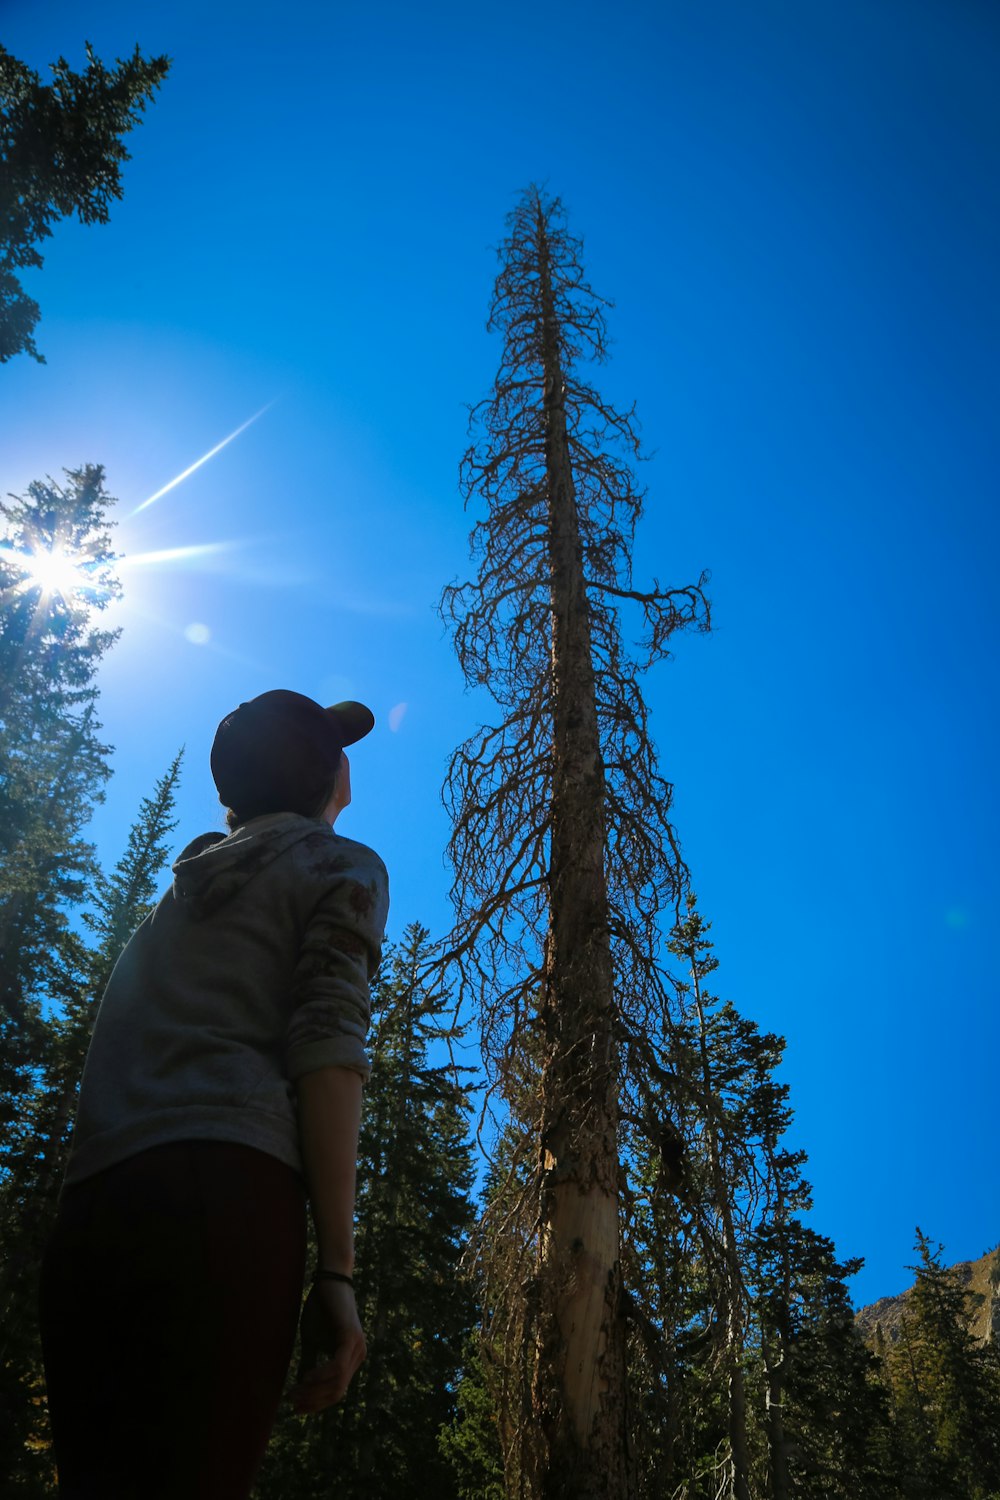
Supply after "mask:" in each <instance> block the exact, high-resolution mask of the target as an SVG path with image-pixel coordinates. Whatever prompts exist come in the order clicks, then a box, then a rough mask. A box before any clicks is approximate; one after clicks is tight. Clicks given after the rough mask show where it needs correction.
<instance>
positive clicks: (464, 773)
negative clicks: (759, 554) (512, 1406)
mask: <svg viewBox="0 0 1000 1500" xmlns="http://www.w3.org/2000/svg"><path fill="white" fill-rule="evenodd" d="M508 228H509V233H508V237H507V239H506V240H505V241H504V242H503V244H502V246H501V248H500V262H501V268H500V273H499V275H498V277H497V282H496V288H495V292H494V297H493V304H492V308H491V313H490V320H489V326H490V328H492V329H496V330H497V331H499V332H500V334H501V335H502V338H503V353H502V355H501V363H500V369H499V372H498V374H497V377H496V380H495V382H494V386H493V390H492V393H491V395H490V396H489V397H488V398H487V399H486V400H485V401H484V402H483V403H481V405H480V406H479V407H478V408H477V409H476V412H475V413H474V423H475V426H476V429H477V432H478V437H477V440H476V441H475V443H474V445H473V446H472V447H471V448H470V449H469V452H468V453H467V455H466V457H465V461H464V465H463V487H464V492H465V496H466V500H467V501H471V500H473V499H475V500H478V501H481V502H482V503H483V504H484V505H485V508H486V515H485V517H484V518H483V519H480V520H479V521H477V523H476V525H475V527H474V530H473V533H472V551H473V556H474V557H475V558H476V559H477V560H478V563H479V570H478V575H477V576H476V577H475V578H474V579H472V580H471V581H469V582H467V583H464V584H455V585H452V586H450V587H449V588H448V589H446V590H445V593H444V597H443V601H442V610H443V614H444V616H445V618H446V620H448V621H449V622H450V623H451V624H452V625H453V626H454V630H455V642H456V649H457V652H458V656H459V661H460V663H461V666H462V669H463V672H464V674H465V676H466V679H467V681H468V682H469V684H470V685H473V686H477V685H483V686H486V687H487V688H488V690H489V691H490V693H491V695H492V696H493V698H494V700H495V701H496V703H497V705H498V706H499V708H500V710H501V717H500V721H499V722H498V723H497V724H496V725H495V726H492V727H485V728H483V729H482V730H480V731H479V732H478V733H477V734H475V735H474V736H473V737H472V738H471V739H470V740H469V741H468V742H467V743H466V744H464V745H463V746H461V747H460V748H459V749H458V751H457V752H456V753H455V756H454V758H453V760H452V762H451V766H450V770H449V775H448V781H447V786H446V797H447V800H448V803H449V806H450V809H451V812H452V815H453V817H454V833H453V836H452V840H451V846H450V849H451V856H452V860H453V864H454V867H455V886H454V892H453V895H454V900H455V905H456V917H457V920H456V927H455V930H454V932H453V935H452V940H451V943H450V946H449V952H448V957H449V959H450V960H451V961H452V963H454V964H455V965H456V966H457V970H458V974H459V982H460V986H461V992H462V995H463V997H464V998H466V999H470V1000H472V1001H473V1002H475V1003H476V1004H477V1006H478V1009H479V1015H480V1019H481V1029H482V1036H483V1044H484V1052H485V1057H486V1062H487V1067H488V1070H489V1073H490V1079H491V1082H492V1083H493V1084H494V1085H497V1086H498V1087H499V1088H500V1092H501V1094H502V1084H503V1076H504V1074H505V1072H507V1071H509V1067H510V1063H511V1049H512V1046H515V1045H516V1042H515V1040H514V1039H515V1038H516V1036H517V1033H518V1031H519V1029H520V1028H522V1027H523V1026H524V1025H525V1022H526V1019H527V1018H528V1017H530V1016H531V1015H533V1014H535V1013H536V1012H538V1014H539V1018H540V1022H541V1035H542V1038H543V1052H544V1063H543V1070H542V1078H541V1089H540V1105H541V1108H540V1119H539V1125H538V1133H537V1140H536V1146H535V1152H534V1156H535V1164H534V1167H535V1177H534V1188H535V1191H534V1195H533V1200H531V1201H530V1206H529V1199H528V1198H526V1199H525V1209H526V1216H527V1217H526V1220H525V1224H526V1225H527V1226H528V1231H527V1237H528V1239H530V1241H531V1248H532V1252H533V1254H534V1257H535V1262H536V1263H535V1265H534V1267H533V1268H532V1271H531V1276H530V1278H529V1280H528V1281H527V1282H522V1283H521V1284H520V1285H518V1286H509V1288H508V1292H509V1295H510V1296H512V1297H514V1298H515V1299H519V1300H520V1301H521V1303H522V1305H523V1306H524V1307H525V1308H529V1309H530V1312H529V1314H528V1315H527V1320H526V1321H525V1322H524V1323H523V1326H522V1336H521V1338H520V1347H519V1348H517V1349H509V1350H508V1355H509V1357H510V1358H511V1359H512V1360H514V1361H521V1362H522V1363H523V1364H524V1367H525V1368H524V1378H523V1382H522V1404H521V1410H520V1412H519V1413H517V1414H516V1415H514V1416H513V1417H512V1419H511V1424H510V1425H511V1426H512V1427H514V1428H516V1429H517V1430H518V1431H519V1432H520V1433H521V1435H522V1452H521V1454H520V1456H519V1458H518V1459H517V1477H516V1482H517V1483H518V1484H519V1485H522V1486H523V1487H524V1488H525V1489H526V1490H527V1491H528V1492H530V1493H535V1494H539V1495H541V1494H544V1495H546V1496H550V1497H555V1496H568V1495H572V1496H574V1497H576V1500H579V1497H585V1496H600V1497H601V1500H616V1497H618V1496H620V1495H623V1494H624V1493H625V1491H626V1486H627V1476H626V1441H625V1425H626V1421H625V1338H624V1325H623V1319H622V1315H621V1296H620V1293H621V1279H620V1277H621V1266H620V1243H619V1207H620V1204H619V1180H620V1179H619V1171H620V1159H619V1143H618V1121H619V1110H620V1107H621V1100H622V1097H623V1095H627V1093H628V1089H629V1066H630V1063H631V1061H632V1059H633V1056H634V1054H633V1053H632V1052H631V1050H630V1048H629V1038H630V1037H632V1036H639V1035H641V1033H642V1030H643V1027H644V1024H645V1020H646V1016H647V1013H648V1012H649V1011H650V1010H652V1011H655V1010H656V1009H657V1007H658V1006H659V1005H660V1004H661V1003H662V1000H663V993H664V981H663V979H662V975H661V973H660V970H659V965H658V954H659V947H660V929H659V918H660V914H661V913H662V912H663V911H664V910H665V909H667V908H669V907H671V906H672V905H673V903H674V901H675V900H676V898H677V896H678V893H679V890H680V888H681V887H682V885H683V875H682V872H681V867H680V861H679V856H678V854H677V848H676V841H675V839H674V835H673V830H672V828H671V826H670V823H669V820H668V814H669V806H670V787H669V785H668V784H667V783H666V782H665V781H664V780H663V779H662V778H661V777H660V776H659V774H658V772H657V770H656V761H655V752H654V749H653V744H652V740H651V738H650V736H649V733H648V727H647V721H646V709H645V705H644V703H643V698H642V692H641V688H640V686H639V681H638V675H639V673H640V672H641V670H642V669H643V668H644V667H646V666H649V665H651V664H652V663H653V662H655V661H657V660H661V659H663V658H664V657H666V656H667V654H668V644H669V641H670V638H671V636H672V634H673V632H674V631H675V630H677V629H680V628H683V627H685V626H689V625H694V626H696V627H698V628H701V629H706V628H707V626H708V608H707V604H706V601H705V597H704V594H703V584H704V581H705V580H704V578H702V579H700V580H699V581H698V583H696V584H693V585H691V586H689V587H687V588H684V589H680V590H665V589H661V588H660V587H659V585H658V584H656V583H654V584H653V586H652V587H651V588H649V589H645V590H643V589H637V588H635V587H634V586H633V584H632V578H631V543H632V534H633V529H634V526H635V523H636V521H637V520H638V518H639V515H640V513H641V509H642V492H641V491H640V490H639V489H638V487H637V486H636V483H635V480H634V476H633V473H632V470H631V468H630V462H629V461H630V460H631V459H634V458H636V457H637V456H638V453H639V443H638V438H637V435H636V429H635V424H634V421H633V418H632V415H631V413H629V412H620V411H618V410H616V409H615V408H614V407H612V406H611V405H610V404H609V403H608V402H607V401H605V400H604V398H603V397H602V396H600V394H599V393H598V392H597V391H596V389H595V388H594V387H593V386H592V385H590V384H589V383H588V381H587V379H586V378H585V376H584V374H583V366H584V365H585V364H586V363H601V362H602V361H603V360H604V359H605V357H606V352H607V340H606V332H605V323H604V314H603V307H604V306H605V305H606V304H604V303H603V302H602V300H601V299H600V298H599V297H598V296H597V295H596V294H595V293H594V292H593V290H592V288H591V287H590V285H589V284H588V282H587V280H586V277H585V275H584V271H583V266H582V260H581V246H580V243H579V241H577V240H576V239H574V238H573V237H572V236H571V235H570V234H569V233H568V231H567V229H566V227H565V216H564V213H563V210H562V207H561V205H560V204H559V202H558V200H552V199H549V198H547V197H546V196H545V195H544V194H543V193H541V192H540V191H539V190H538V189H537V188H530V189H529V190H528V191H527V192H526V193H525V195H524V197H523V198H522V200H521V201H520V203H519V204H518V206H517V207H516V208H515V210H514V211H513V213H512V214H511V215H510V217H509V220H508ZM629 606H632V607H634V608H635V609H636V610H637V611H638V612H639V614H640V615H641V617H642V619H643V620H644V623H645V630H646V633H645V638H644V640H643V643H642V646H641V648H640V651H639V653H638V655H637V656H633V655H630V654H629V652H628V651H627V650H626V648H625V646H624V644H623V639H622V632H621V626H620V620H619V614H620V611H621V609H622V608H623V607H624V608H627V607H629ZM539 997H540V1001H539ZM515 1323H516V1320H514V1322H512V1323H511V1325H510V1326H515ZM511 1482H513V1476H512V1475H509V1477H508V1483H509V1484H510V1483H511Z"/></svg>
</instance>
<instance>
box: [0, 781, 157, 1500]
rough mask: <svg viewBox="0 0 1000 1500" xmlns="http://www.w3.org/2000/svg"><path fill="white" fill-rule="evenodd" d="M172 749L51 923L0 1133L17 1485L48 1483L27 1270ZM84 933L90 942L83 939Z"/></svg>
mask: <svg viewBox="0 0 1000 1500" xmlns="http://www.w3.org/2000/svg"><path fill="white" fill-rule="evenodd" d="M180 759H181V758H180V755H178V756H177V757H176V758H175V759H174V761H173V762H172V764H171V765H170V767H169V768H168V770H167V772H166V774H165V775H164V776H163V777H162V778H161V779H160V780H159V781H158V782H157V784H156V787H155V789H154V791H153V794H152V796H151V797H146V798H143V800H142V804H141V807H140V810H139V815H138V817H137V819H136V821H135V823H134V824H133V826H132V828H131V830H130V833H129V837H128V842H127V845H126V849H125V852H124V853H123V855H122V857H121V859H120V860H119V861H118V863H117V865H116V866H115V868H114V869H113V870H112V871H111V873H110V874H107V875H106V874H104V873H103V872H97V873H96V875H95V877H94V889H93V891H92V892H91V896H90V900H91V908H90V909H89V910H87V911H85V912H84V914H83V921H84V923H85V927H84V931H83V932H80V931H77V930H75V929H71V928H66V929H64V930H63V931H62V932H61V936H60V951H61V953H62V962H61V966H60V968H59V971H58V973H57V974H55V975H54V976H53V974H52V973H51V972H50V973H48V975H47V983H46V1001H47V1005H46V1008H45V1010H44V1012H43V1011H42V1010H41V1009H39V1011H38V1014H37V1016H36V1025H35V1028H34V1039H33V1044H32V1045H33V1049H34V1050H33V1052H32V1057H31V1066H30V1080H31V1087H30V1088H26V1089H22V1090H21V1091H20V1093H19V1097H18V1103H17V1109H18V1116H17V1129H16V1130H14V1131H12V1132H10V1134H9V1135H8V1136H7V1137H6V1138H5V1140H4V1146H3V1155H2V1164H3V1175H2V1179H0V1247H2V1251H0V1350H2V1358H0V1382H2V1394H0V1399H2V1401H3V1406H4V1409H5V1413H6V1418H7V1420H6V1421H5V1422H4V1423H3V1424H0V1431H2V1433H3V1436H2V1437H0V1472H3V1473H4V1474H6V1475H7V1476H9V1482H10V1483H11V1485H12V1486H15V1487H16V1492H17V1493H23V1494H24V1495H26V1496H27V1495H33V1494H46V1493H49V1492H50V1490H49V1485H50V1482H51V1463H50V1460H49V1457H48V1430H47V1425H46V1422H45V1414H44V1401H43V1395H42V1392H43V1381H42V1366H41V1350H40V1345H39V1340H38V1327H37V1320H36V1308H37V1296H36V1288H35V1276H36V1273H37V1269H38V1264H39V1260H40V1256H41V1250H42V1246H43V1244H44V1242H45V1239H46V1237H47V1234H48V1231H49V1228H50V1226H51V1223H52V1219H53V1216H54V1213H55V1209H56V1202H57V1198H58V1192H59V1186H60V1183H61V1181H62V1175H63V1171H64V1169H65V1164H66V1156H67V1152H68V1147H69V1142H70V1138H71V1133H72V1125H73V1116H74V1113H75V1106H76V1098H77V1093H78V1090H79V1085H80V1078H81V1076H82V1073H83V1064H84V1060H85V1057H86V1052H87V1046H88V1044H89V1041H90V1034H91V1031H92V1029H93V1023H94V1019H95V1016H96V1014H97V1009H98V1006H99V1004H100V1000H101V996H102V994H103V992H104V988H105V986H106V984H107V981H108V978H109V976H110V973H111V970H112V968H113V966H114V964H115V962H116V960H117V958H118V955H119V953H120V952H121V949H122V948H123V946H124V944H125V943H126V941H127V940H128V938H129V937H130V936H131V934H132V932H133V931H134V930H135V928H136V927H137V926H138V925H139V923H140V922H141V921H142V920H143V918H144V917H145V916H146V915H147V914H148V912H149V911H150V910H151V909H152V905H153V899H154V893H155V888H156V884H157V880H158V878H159V876H160V873H161V871H162V869H163V866H164V864H165V863H166V860H167V857H168V852H167V838H168V835H169V834H170V832H171V831H172V829H173V828H174V827H175V822H174V818H173V810H174V802H175V797H176V791H177V782H178V777H179V773H180ZM88 932H89V936H90V944H89V945H88V944H87V942H86V940H85V936H84V934H85V933H88Z"/></svg>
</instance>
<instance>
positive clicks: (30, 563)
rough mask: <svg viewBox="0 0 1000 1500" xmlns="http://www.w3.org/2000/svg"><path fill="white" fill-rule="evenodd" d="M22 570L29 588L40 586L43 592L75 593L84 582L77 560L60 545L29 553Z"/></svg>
mask: <svg viewBox="0 0 1000 1500" xmlns="http://www.w3.org/2000/svg"><path fill="white" fill-rule="evenodd" d="M24 570H25V573H26V575H27V582H28V586H29V588H40V589H41V591H42V593H43V594H62V595H64V596H66V595H68V594H73V593H77V592H79V590H80V589H81V588H83V587H84V585H85V582H86V580H85V578H84V574H83V572H82V570H81V567H80V563H79V560H78V559H76V558H74V557H72V556H71V555H70V554H69V553H68V552H65V551H64V550H63V549H62V548H61V547H53V548H52V549H51V550H47V549H46V550H43V551H40V552H33V553H31V554H29V556H28V557H26V558H25V559H24Z"/></svg>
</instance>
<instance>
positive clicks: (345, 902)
mask: <svg viewBox="0 0 1000 1500" xmlns="http://www.w3.org/2000/svg"><path fill="white" fill-rule="evenodd" d="M372 861H373V862H372V866H371V868H370V869H366V870H364V871H363V872H362V871H357V872H355V873H354V874H352V876H345V877H344V878H342V879H340V880H337V881H336V882H335V883H334V884H333V885H332V886H331V887H330V888H329V889H328V890H327V891H326V893H325V894H324V895H323V897H322V898H321V900H320V902H319V904H318V905H317V907H316V908H315V910H314V911H313V913H312V916H311V917H310V919H309V924H308V926H307V928H306V932H305V936H304V938H303V941H302V948H301V950H300V953H299V961H298V964H297V966H296V969H295V975H294V978H293V980H292V992H291V997H290V998H291V1003H292V1018H291V1021H290V1023H289V1027H288V1035H287V1040H286V1068H287V1072H288V1077H289V1079H290V1080H291V1082H292V1083H297V1082H298V1080H299V1079H300V1078H301V1077H303V1075H304V1074H306V1073H314V1072H316V1071H317V1070H318V1069H319V1068H334V1067H336V1068H351V1069H352V1070H353V1071H354V1072H356V1073H360V1074H361V1077H362V1078H363V1079H364V1080H365V1081H366V1082H367V1080H368V1078H369V1076H370V1074H371V1064H370V1062H369V1060H368V1054H367V1053H366V1052H365V1045H364V1044H365V1037H366V1036H367V1033H368V1021H369V1016H370V1004H369V994H368V985H369V981H370V979H371V977H372V975H373V974H374V973H375V970H376V969H377V968H378V964H379V959H380V957H381V951H382V938H383V936H384V932H385V921H386V916H387V913H388V904H389V896H388V881H387V879H386V875H385V867H384V866H383V865H382V862H381V860H379V859H378V857H377V856H374V855H373V856H372Z"/></svg>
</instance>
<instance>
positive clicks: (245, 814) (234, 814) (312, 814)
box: [226, 762, 342, 833]
mask: <svg viewBox="0 0 1000 1500" xmlns="http://www.w3.org/2000/svg"><path fill="white" fill-rule="evenodd" d="M341 764H342V762H341ZM339 775H340V765H338V766H337V769H336V770H335V771H334V773H333V775H332V776H331V777H330V779H329V781H328V782H327V783H326V785H325V786H324V788H323V790H322V792H321V793H320V795H319V797H318V798H317V799H316V802H315V805H314V806H312V807H311V808H310V809H309V811H308V812H303V814H302V816H303V817H306V818H319V817H322V815H323V810H324V808H325V807H326V806H327V804H328V803H329V801H330V798H331V797H332V796H333V794H334V791H335V790H336V786H337V777H338V776H339ZM274 811H275V809H274V808H273V807H266V808H256V809H255V808H253V807H249V808H241V809H239V811H237V810H236V809H235V808H232V807H227V808H226V827H227V828H228V829H229V831H230V833H231V832H232V831H233V829H234V828H239V827H240V825H241V824H243V823H249V822H250V819H251V818H262V817H264V816H265V814H266V813H273V812H274ZM288 811H289V812H291V811H295V812H298V811H299V809H298V808H294V809H292V808H289V809H288Z"/></svg>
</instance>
